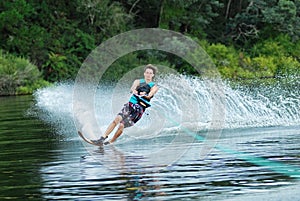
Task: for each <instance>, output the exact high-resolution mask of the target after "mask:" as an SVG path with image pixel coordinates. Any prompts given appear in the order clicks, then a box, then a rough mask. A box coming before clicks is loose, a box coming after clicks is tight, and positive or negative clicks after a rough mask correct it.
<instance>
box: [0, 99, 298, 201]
mask: <svg viewBox="0 0 300 201" xmlns="http://www.w3.org/2000/svg"><path fill="white" fill-rule="evenodd" d="M32 104H33V98H32V97H31V96H20V97H1V98H0V127H1V130H0V145H1V152H0V175H1V176H0V183H1V189H0V200H299V196H300V195H299V186H300V184H299V179H300V178H299V174H300V146H299V144H300V135H299V134H300V131H299V130H300V127H299V126H289V127H286V126H276V127H261V128H249V129H228V130H225V131H224V132H223V135H222V137H221V139H220V140H219V142H218V147H217V148H216V149H214V150H212V151H211V153H210V154H209V155H208V156H207V157H206V158H205V159H200V158H199V155H198V154H199V149H198V147H201V146H202V143H201V142H200V141H199V142H195V143H194V144H193V145H192V146H190V147H189V150H188V151H187V152H186V153H185V154H184V155H183V156H182V158H181V159H179V160H178V161H177V162H175V163H174V164H173V165H170V166H168V167H163V168H162V167H157V166H151V165H149V164H148V163H147V164H146V163H144V161H143V157H142V156H141V157H137V155H135V154H130V152H132V150H134V153H136V152H141V153H143V152H144V151H148V152H149V151H151V149H152V148H153V147H155V146H165V145H164V144H166V143H168V142H167V141H164V139H160V140H161V142H160V143H155V142H153V139H152V141H150V139H148V140H147V139H145V140H133V141H129V142H127V143H124V141H123V142H122V139H121V140H120V142H119V143H117V144H116V145H115V146H106V147H104V149H98V148H96V147H92V146H87V145H86V144H84V143H83V142H82V141H81V140H80V139H79V138H78V136H77V135H76V133H74V134H73V135H72V134H71V135H70V136H62V135H61V134H58V133H57V132H56V131H55V130H52V129H51V126H50V125H46V124H45V123H44V122H41V121H40V120H37V119H35V118H34V117H30V116H28V115H26V113H27V111H28V109H29V108H30V107H31V106H32ZM51 118H52V117H51ZM70 132H71V131H70ZM71 133H72V132H71ZM181 146H183V145H181ZM180 148H183V147H180V146H179V147H177V149H180ZM225 148H226V149H230V151H231V152H230V151H229V152H227V153H226V149H225ZM233 150H234V151H233ZM241 153H248V154H250V156H251V157H252V158H251V159H249V158H245V157H244V156H243V155H241ZM164 157H166V158H167V157H168V156H164ZM258 158H262V159H263V164H262V165H259V164H255V160H256V161H257V159H258ZM273 162H276V163H275V164H274V163H273ZM276 165H277V166H276ZM278 165H279V166H278ZM284 168H287V169H288V170H287V172H291V174H289V173H286V172H283V171H281V170H280V169H284Z"/></svg>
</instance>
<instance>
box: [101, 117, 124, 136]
mask: <svg viewBox="0 0 300 201" xmlns="http://www.w3.org/2000/svg"><path fill="white" fill-rule="evenodd" d="M121 120H122V117H121V116H120V115H117V116H116V118H115V119H114V121H113V122H111V123H110V125H109V126H108V127H107V129H106V131H105V133H104V134H103V135H102V136H103V137H104V138H106V137H107V136H108V135H109V134H110V133H111V132H112V131H113V130H114V129H115V127H116V126H117V125H118V124H119V123H120V122H121Z"/></svg>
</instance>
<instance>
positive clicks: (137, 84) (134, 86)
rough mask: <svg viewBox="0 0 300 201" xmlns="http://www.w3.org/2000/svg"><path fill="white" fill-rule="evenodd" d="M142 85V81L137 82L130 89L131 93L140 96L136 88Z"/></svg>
mask: <svg viewBox="0 0 300 201" xmlns="http://www.w3.org/2000/svg"><path fill="white" fill-rule="evenodd" d="M139 85H140V80H135V81H134V82H133V84H132V86H131V88H130V93H133V94H138V92H137V90H136V88H137V87H138V86H139Z"/></svg>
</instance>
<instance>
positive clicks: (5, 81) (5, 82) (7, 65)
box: [0, 51, 47, 95]
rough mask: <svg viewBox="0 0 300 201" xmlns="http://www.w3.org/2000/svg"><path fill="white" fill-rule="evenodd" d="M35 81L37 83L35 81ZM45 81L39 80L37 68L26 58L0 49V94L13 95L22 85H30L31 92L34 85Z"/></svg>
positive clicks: (40, 84)
mask: <svg viewBox="0 0 300 201" xmlns="http://www.w3.org/2000/svg"><path fill="white" fill-rule="evenodd" d="M36 82H37V83H36ZM44 84H47V83H46V82H43V81H42V80H41V74H40V72H39V70H38V68H37V67H36V66H35V65H33V64H31V63H30V62H29V61H28V60H27V59H24V58H22V57H15V56H13V55H10V54H6V53H3V52H2V51H0V95H14V94H16V93H17V89H18V88H19V87H22V86H31V88H30V89H31V90H28V92H29V93H31V92H32V91H33V90H35V89H36V88H35V87H34V86H36V87H40V86H42V85H44Z"/></svg>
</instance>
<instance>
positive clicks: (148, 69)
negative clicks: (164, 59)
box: [144, 64, 157, 79]
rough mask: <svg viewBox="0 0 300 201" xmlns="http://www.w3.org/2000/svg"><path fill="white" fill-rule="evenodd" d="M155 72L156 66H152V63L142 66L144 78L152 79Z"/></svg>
mask: <svg viewBox="0 0 300 201" xmlns="http://www.w3.org/2000/svg"><path fill="white" fill-rule="evenodd" d="M156 72H157V67H156V66H154V65H152V64H148V65H146V66H145V68H144V76H145V77H146V78H149V79H150V78H151V79H153V78H154V76H155V74H156Z"/></svg>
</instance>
